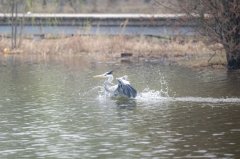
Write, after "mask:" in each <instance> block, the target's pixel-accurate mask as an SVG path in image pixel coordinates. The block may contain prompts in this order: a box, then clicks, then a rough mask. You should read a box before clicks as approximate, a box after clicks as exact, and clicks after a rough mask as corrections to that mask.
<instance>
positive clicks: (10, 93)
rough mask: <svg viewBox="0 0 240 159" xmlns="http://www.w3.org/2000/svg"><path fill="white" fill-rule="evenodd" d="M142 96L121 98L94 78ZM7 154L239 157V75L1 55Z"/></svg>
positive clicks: (2, 133)
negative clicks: (116, 81) (110, 77)
mask: <svg viewBox="0 0 240 159" xmlns="http://www.w3.org/2000/svg"><path fill="white" fill-rule="evenodd" d="M112 69H113V70H115V75H116V76H122V75H124V74H126V75H128V76H129V79H130V80H131V83H132V84H133V85H134V87H135V88H136V89H137V90H138V92H139V94H138V96H137V98H136V99H135V100H116V99H111V98H108V97H105V96H104V94H103V93H102V92H101V86H102V83H103V81H102V80H96V79H93V78H92V76H93V75H96V74H100V73H103V72H106V71H108V70H112ZM0 75H1V76H0V88H1V89H0V158H104V159H105V158H156V159H157V158H240V115H239V114H240V91H239V90H240V73H239V72H227V71H225V70H215V71H213V70H208V71H206V70H205V71H196V70H191V69H186V68H179V67H170V66H162V65H159V64H146V63H139V64H121V63H116V64H113V63H108V64H107V63H97V62H91V60H86V59H84V58H83V57H74V58H71V57H58V58H51V57H41V58H37V57H29V58H27V59H25V58H21V57H18V56H16V57H12V56H8V57H1V60H0Z"/></svg>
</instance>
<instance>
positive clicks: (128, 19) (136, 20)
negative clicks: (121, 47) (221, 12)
mask: <svg viewBox="0 0 240 159" xmlns="http://www.w3.org/2000/svg"><path fill="white" fill-rule="evenodd" d="M12 21H14V22H15V23H16V24H18V25H21V24H23V25H31V26H49V25H50V26H52V25H54V26H122V27H124V26H135V27H143V26H146V27H156V26H173V25H174V26H197V18H191V19H190V18H187V17H186V16H185V15H184V14H38V13H26V14H22V13H19V14H17V15H15V14H14V18H12V15H11V14H10V13H7V14H3V13H0V25H11V23H12Z"/></svg>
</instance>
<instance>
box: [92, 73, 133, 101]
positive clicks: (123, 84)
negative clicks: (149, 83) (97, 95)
mask: <svg viewBox="0 0 240 159" xmlns="http://www.w3.org/2000/svg"><path fill="white" fill-rule="evenodd" d="M112 73H113V71H109V72H106V73H104V74H101V75H97V76H94V77H95V78H105V79H106V80H105V81H104V83H103V84H104V89H105V92H106V93H107V94H109V95H110V96H111V97H118V96H120V97H128V98H135V97H136V96H137V91H136V90H135V89H134V88H133V87H132V86H131V85H130V82H129V81H128V80H127V76H126V75H125V76H123V77H119V78H116V80H117V82H118V83H117V84H116V85H114V84H113V83H112V81H113V79H114V78H113V75H112Z"/></svg>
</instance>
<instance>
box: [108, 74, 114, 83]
mask: <svg viewBox="0 0 240 159" xmlns="http://www.w3.org/2000/svg"><path fill="white" fill-rule="evenodd" d="M112 81H113V75H109V76H108V79H107V82H108V83H109V84H112Z"/></svg>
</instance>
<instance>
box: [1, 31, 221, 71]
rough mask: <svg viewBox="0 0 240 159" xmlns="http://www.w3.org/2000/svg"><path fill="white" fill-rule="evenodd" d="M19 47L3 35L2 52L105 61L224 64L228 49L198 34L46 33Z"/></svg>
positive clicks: (6, 53) (189, 64) (218, 65)
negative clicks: (56, 36) (170, 35)
mask: <svg viewBox="0 0 240 159" xmlns="http://www.w3.org/2000/svg"><path fill="white" fill-rule="evenodd" d="M19 44H20V45H19V48H18V49H16V50H11V49H10V47H11V40H10V39H9V38H1V40H0V50H1V52H2V54H4V55H8V54H19V55H25V56H27V55H30V54H34V55H54V56H75V55H86V56H89V57H90V58H92V59H94V60H97V61H101V62H106V61H115V60H120V61H130V62H137V61H147V62H159V63H163V64H168V65H182V66H187V67H214V68H224V67H225V65H226V59H225V53H224V51H223V50H222V49H221V46H220V45H218V44H212V45H209V44H206V43H205V42H204V40H199V39H196V38H192V37H191V38H189V37H188V38H182V37H178V38H157V37H143V36H140V37H130V36H120V35H119V36H73V37H60V38H59V37H58V38H53V37H47V38H45V39H42V40H33V39H27V38H25V39H22V41H21V42H20V43H19Z"/></svg>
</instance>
